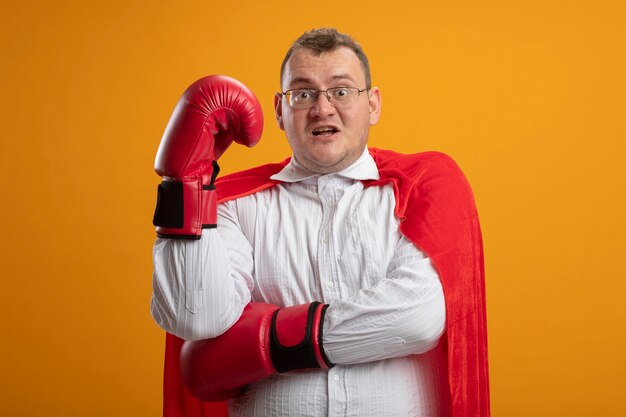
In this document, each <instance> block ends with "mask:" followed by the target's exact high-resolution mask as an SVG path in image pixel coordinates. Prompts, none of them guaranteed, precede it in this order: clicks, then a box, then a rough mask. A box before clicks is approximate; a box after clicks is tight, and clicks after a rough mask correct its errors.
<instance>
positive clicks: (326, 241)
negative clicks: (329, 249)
mask: <svg viewBox="0 0 626 417" xmlns="http://www.w3.org/2000/svg"><path fill="white" fill-rule="evenodd" d="M322 241H323V242H324V245H327V244H328V236H324V239H322Z"/></svg>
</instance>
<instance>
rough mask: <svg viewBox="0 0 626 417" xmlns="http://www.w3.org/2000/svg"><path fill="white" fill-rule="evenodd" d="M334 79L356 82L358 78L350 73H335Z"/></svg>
mask: <svg viewBox="0 0 626 417" xmlns="http://www.w3.org/2000/svg"><path fill="white" fill-rule="evenodd" d="M333 80H349V81H354V82H356V80H355V79H354V78H353V77H352V76H351V75H350V74H337V75H333Z"/></svg>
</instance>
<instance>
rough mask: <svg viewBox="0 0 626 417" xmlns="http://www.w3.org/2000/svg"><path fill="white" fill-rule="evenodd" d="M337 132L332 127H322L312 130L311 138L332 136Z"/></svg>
mask: <svg viewBox="0 0 626 417" xmlns="http://www.w3.org/2000/svg"><path fill="white" fill-rule="evenodd" d="M338 131H339V130H337V129H336V128H334V127H332V126H323V127H318V128H316V129H313V132H312V133H313V136H321V137H325V136H332V135H334V134H335V133H337V132H338Z"/></svg>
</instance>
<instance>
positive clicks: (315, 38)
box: [280, 28, 372, 88]
mask: <svg viewBox="0 0 626 417" xmlns="http://www.w3.org/2000/svg"><path fill="white" fill-rule="evenodd" d="M341 47H346V48H350V49H351V50H352V51H353V52H354V53H355V54H356V56H357V57H358V58H359V61H361V67H362V68H363V72H364V73H365V83H366V85H365V87H366V88H371V87H372V76H371V74H370V63H369V61H368V60H367V56H366V55H365V52H363V48H361V45H359V44H358V43H357V42H356V41H355V40H354V39H352V37H350V36H349V35H346V34H343V33H339V32H338V31H337V30H336V29H334V28H320V29H312V30H309V31H307V32H304V33H303V34H302V36H300V37H299V38H298V39H296V41H295V42H294V43H293V44H292V45H291V48H289V50H288V51H287V54H286V55H285V59H283V63H282V65H281V66H280V83H281V85H282V82H283V74H284V72H285V66H287V61H289V58H290V57H291V55H292V54H293V53H294V52H295V51H296V50H297V49H300V48H305V49H310V50H311V51H313V53H315V55H316V56H319V55H321V54H322V53H324V52H332V51H334V50H336V49H338V48H341Z"/></svg>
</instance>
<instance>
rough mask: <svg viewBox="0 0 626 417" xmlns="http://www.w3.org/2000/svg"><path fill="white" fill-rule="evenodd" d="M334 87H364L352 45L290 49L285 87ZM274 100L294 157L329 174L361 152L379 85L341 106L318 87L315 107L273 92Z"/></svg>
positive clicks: (377, 103)
mask: <svg viewBox="0 0 626 417" xmlns="http://www.w3.org/2000/svg"><path fill="white" fill-rule="evenodd" d="M332 87H356V88H358V89H359V90H361V89H364V88H365V87H366V85H365V73H364V71H363V68H362V67H361V62H360V61H359V59H358V57H357V56H356V54H355V53H354V52H353V51H352V50H350V49H349V48H345V47H341V48H338V49H336V50H334V51H331V52H325V53H322V54H321V55H319V56H315V54H314V53H313V52H312V51H311V50H309V49H305V48H300V49H297V50H296V51H295V52H294V53H293V55H291V57H290V58H289V61H287V65H286V66H285V71H284V76H283V81H282V88H283V91H287V90H291V89H294V88H307V89H315V90H326V89H327V88H332ZM331 100H332V99H331ZM274 106H275V109H276V118H277V119H278V125H279V126H280V128H281V129H282V130H284V131H285V134H286V135H287V140H288V141H289V145H290V146H291V149H292V151H293V153H294V156H295V158H296V160H297V161H298V162H299V163H300V164H301V165H302V166H304V167H305V168H307V169H309V170H310V171H313V172H316V173H320V174H327V173H330V172H337V171H341V170H342V169H344V168H346V167H348V166H349V165H350V164H352V163H353V162H354V161H356V160H357V159H358V158H359V157H360V156H361V154H362V153H363V150H364V149H365V145H366V144H367V138H368V135H369V127H370V126H373V125H375V124H376V122H378V117H379V114H380V91H379V90H378V88H372V89H371V90H370V91H369V94H368V92H367V91H364V92H362V93H361V94H360V95H359V96H358V97H355V98H354V100H353V101H350V102H349V103H342V105H341V106H340V107H334V105H333V103H332V101H328V99H327V98H326V96H325V95H324V94H323V93H320V94H319V96H318V97H317V101H316V102H315V104H314V105H313V107H310V108H306V109H294V108H292V107H291V106H289V102H288V99H287V97H284V96H282V95H281V94H276V96H275V98H274Z"/></svg>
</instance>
